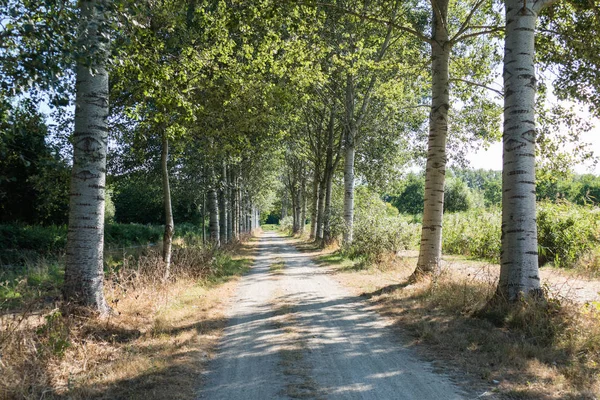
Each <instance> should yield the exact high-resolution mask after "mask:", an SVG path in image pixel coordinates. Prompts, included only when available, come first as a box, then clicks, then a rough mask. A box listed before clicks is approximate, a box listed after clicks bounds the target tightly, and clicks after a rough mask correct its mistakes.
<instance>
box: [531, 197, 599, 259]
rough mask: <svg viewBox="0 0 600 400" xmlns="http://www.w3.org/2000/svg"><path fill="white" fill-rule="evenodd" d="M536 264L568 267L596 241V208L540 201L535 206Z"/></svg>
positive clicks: (597, 216) (589, 250) (597, 224)
mask: <svg viewBox="0 0 600 400" xmlns="http://www.w3.org/2000/svg"><path fill="white" fill-rule="evenodd" d="M537 221H538V246H539V254H540V264H542V263H545V262H547V261H551V262H553V263H554V266H556V267H566V268H570V267H573V266H575V264H576V263H577V262H578V261H579V260H580V259H581V258H582V257H583V256H584V255H586V254H587V253H589V252H591V251H592V250H593V249H594V248H596V247H598V244H600V231H599V228H600V209H598V208H594V207H587V206H577V205H574V204H571V203H566V202H563V203H558V204H553V203H550V202H542V203H540V204H539V207H538V217H537Z"/></svg>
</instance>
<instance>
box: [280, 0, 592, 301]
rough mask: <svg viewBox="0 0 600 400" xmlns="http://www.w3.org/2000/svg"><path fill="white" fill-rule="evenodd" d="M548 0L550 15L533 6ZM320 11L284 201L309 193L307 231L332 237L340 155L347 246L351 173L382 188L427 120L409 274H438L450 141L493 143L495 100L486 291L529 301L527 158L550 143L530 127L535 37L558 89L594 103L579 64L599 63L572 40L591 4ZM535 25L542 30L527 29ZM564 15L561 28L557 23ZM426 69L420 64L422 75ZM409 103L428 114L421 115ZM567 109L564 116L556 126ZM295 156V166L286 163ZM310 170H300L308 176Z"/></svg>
mask: <svg viewBox="0 0 600 400" xmlns="http://www.w3.org/2000/svg"><path fill="white" fill-rule="evenodd" d="M553 3H557V4H556V5H555V6H554V7H553V8H552V10H551V11H549V12H548V13H546V14H542V12H543V11H544V10H546V9H547V8H548V7H549V6H551V5H553ZM319 6H320V8H319V7H317V10H319V11H320V12H321V13H322V15H323V20H324V21H327V22H326V23H324V24H323V26H322V27H321V28H320V29H321V30H322V33H321V34H320V37H321V38H325V40H324V42H325V43H327V44H328V45H329V46H328V53H327V55H326V56H325V57H324V58H323V61H322V62H323V63H324V65H325V67H323V68H322V71H323V72H324V75H323V76H322V77H321V79H322V80H321V81H319V82H316V83H315V85H314V88H311V89H312V90H313V92H314V93H315V94H316V95H313V96H311V97H310V98H309V99H308V100H307V102H306V103H305V104H303V106H302V110H303V114H304V115H303V116H301V117H299V118H298V123H297V124H296V129H297V130H298V133H297V134H296V135H295V136H294V135H292V141H291V143H290V144H288V149H289V152H290V153H292V154H294V157H290V158H288V160H287V165H288V170H287V172H286V182H289V183H288V184H287V187H288V194H289V196H291V198H292V203H293V204H302V205H303V204H305V203H306V200H305V199H306V197H308V196H311V197H312V201H311V207H310V212H311V221H314V223H313V224H312V231H311V237H314V238H315V240H317V241H320V242H327V241H329V240H331V237H330V235H329V229H328V226H329V223H330V218H331V184H332V182H333V181H334V180H335V179H336V174H335V171H336V167H337V165H338V163H341V160H343V161H344V167H343V182H344V212H343V216H344V225H345V231H344V237H343V244H344V245H346V246H349V245H351V244H352V240H353V210H354V204H353V198H354V184H355V181H356V176H355V167H358V171H359V172H360V175H359V177H358V178H359V180H360V182H361V183H363V184H367V185H371V186H374V187H377V186H378V185H385V184H386V180H388V179H389V176H390V175H387V174H386V172H387V173H388V174H389V173H391V174H392V175H393V174H394V173H395V172H397V169H396V168H398V167H399V166H401V165H402V162H403V161H404V162H406V160H409V159H411V156H414V155H415V153H417V154H418V153H419V152H422V151H423V149H422V148H420V147H419V145H418V144H417V145H416V146H415V145H414V143H413V142H412V141H413V140H414V139H415V138H419V137H420V136H422V131H423V130H424V129H423V128H425V127H426V129H427V130H428V131H429V133H428V135H427V147H426V150H425V151H426V165H425V186H424V202H423V206H422V210H423V226H422V233H421V245H420V253H419V260H418V265H417V269H416V271H415V273H414V275H413V276H414V277H415V278H417V277H419V276H421V275H425V274H437V273H439V270H440V264H441V248H442V215H443V211H444V209H445V207H444V206H445V202H444V195H445V190H447V185H445V176H446V165H447V160H448V157H449V154H448V149H452V150H454V155H456V154H458V155H459V156H460V153H461V151H464V150H465V146H462V147H461V145H460V142H463V143H464V142H468V141H471V142H472V141H473V140H477V139H488V140H489V139H493V138H495V137H497V133H496V132H497V131H498V129H497V128H496V127H495V126H498V125H499V122H500V116H501V112H500V110H501V109H500V108H499V107H498V106H497V105H496V103H495V102H494V101H493V99H492V96H501V98H502V99H503V101H504V107H503V110H504V112H503V115H502V117H503V121H504V128H503V130H502V138H503V143H504V150H503V152H504V170H503V174H502V188H501V194H502V207H503V223H502V246H503V247H502V248H503V251H502V260H501V264H502V273H501V279H500V283H499V287H498V296H499V297H502V298H506V299H510V300H515V299H518V298H519V297H520V296H521V295H522V294H525V295H529V294H534V295H539V294H540V282H539V275H538V261H537V259H538V254H537V252H538V246H537V240H536V237H537V234H536V217H535V216H536V212H535V201H536V190H535V185H536V171H535V160H536V153H538V152H539V151H540V149H542V150H546V151H548V150H549V149H550V150H551V149H554V151H556V150H557V148H556V146H549V145H548V142H546V141H545V140H547V139H548V138H547V137H543V138H541V139H540V138H539V137H538V136H537V135H536V125H537V122H536V115H535V109H536V101H537V98H536V95H537V82H538V77H537V75H536V72H535V69H534V66H535V62H534V61H535V51H534V50H535V43H536V40H537V41H539V42H541V43H542V46H541V47H542V49H543V53H542V57H540V58H541V60H543V63H544V64H543V65H545V66H550V65H553V66H555V68H556V69H558V71H559V75H560V78H559V80H558V82H560V85H561V87H559V90H558V91H557V93H558V95H559V96H561V98H566V97H570V98H572V99H577V100H586V101H588V102H590V101H591V104H592V106H596V105H597V104H595V103H594V100H593V97H594V96H591V95H590V94H589V93H590V92H595V90H596V89H597V81H596V80H595V79H596V78H595V77H596V74H595V73H594V72H592V71H591V65H597V61H598V59H597V57H596V56H593V55H591V54H590V53H589V52H588V51H587V50H586V49H585V48H584V47H585V46H582V45H580V43H579V40H580V39H578V37H577V35H578V34H580V33H582V32H581V31H579V29H582V27H583V26H586V25H587V26H588V27H589V28H590V29H592V30H594V29H597V28H598V21H597V15H598V6H597V5H595V4H594V3H593V2H585V1H584V2H556V1H544V0H538V1H532V2H521V1H505V2H504V4H498V3H494V2H487V1H475V2H467V3H464V2H461V3H458V2H456V3H453V2H449V1H447V0H440V1H431V2H429V4H425V3H418V2H417V3H414V4H413V3H410V4H408V3H402V4H400V3H393V4H390V3H386V4H385V5H382V4H380V3H378V2H366V3H364V2H363V3H361V4H360V5H357V4H353V3H352V2H335V3H334V4H321V3H319ZM501 11H504V19H503V18H502V16H501ZM540 19H541V20H542V30H541V34H540V35H539V36H536V29H537V24H538V22H539V20H540ZM331 21H335V22H336V23H334V24H331ZM563 23H565V24H566V25H567V26H569V28H565V27H561V28H558V26H561V25H562V24H563ZM331 26H334V28H333V29H334V31H333V32H332V28H331ZM576 32H579V33H576ZM502 38H503V39H504V57H503V62H502V65H503V79H504V87H503V90H498V89H496V88H493V87H492V86H493V83H494V82H493V81H494V74H493V73H492V72H493V71H494V70H495V69H496V65H498V64H499V62H500V57H499V51H498V48H499V47H500V46H498V45H499V44H500V40H501V39H502ZM558 42H560V43H564V44H566V45H567V46H571V47H572V48H570V49H569V51H568V53H569V56H570V57H571V58H570V59H569V60H568V61H567V60H562V59H561V58H560V57H557V56H556V54H555V53H554V52H557V51H558V49H557V48H556V47H555V46H554V45H555V43H558ZM573 59H577V60H579V61H578V62H580V63H581V66H582V67H580V69H581V70H582V72H584V73H585V77H582V79H581V81H580V82H585V84H587V85H588V86H587V87H586V89H585V90H581V88H580V89H577V88H576V85H575V84H574V83H573V81H571V80H577V76H576V75H574V74H572V73H571V72H566V68H565V69H563V67H564V66H565V65H571V66H572V65H575V64H573V61H572V60H573ZM332 60H333V61H332ZM415 60H418V61H417V62H415ZM419 61H420V62H421V64H419ZM426 63H429V65H430V70H429V71H425V70H424V69H423V66H424V65H425V64H426ZM577 65H579V64H577ZM567 75H568V76H569V80H567V79H565V76H567ZM592 75H593V76H594V77H593V78H592ZM567 81H568V83H567ZM424 87H429V88H430V89H429V90H423V89H424ZM567 87H568V89H567ZM563 89H564V90H563ZM323 92H325V94H323ZM322 99H325V101H322ZM537 106H538V111H540V110H541V111H544V110H543V109H540V107H543V103H538V104H537ZM421 107H427V108H428V109H429V116H428V120H427V121H426V120H425V118H424V117H425V116H424V115H423V113H422V112H420V108H421ZM543 114H546V111H544V112H543ZM567 117H568V115H567V114H564V119H565V120H566V119H567ZM558 120H559V121H560V119H558ZM555 123H557V120H556V119H555ZM450 127H451V128H450ZM545 128H546V126H545ZM449 134H450V135H449ZM575 136H577V132H576V133H575ZM449 138H452V139H454V141H453V140H450V141H449ZM363 146H364V147H363ZM536 146H537V148H536ZM298 149H301V150H300V151H299V150H298ZM457 150H458V151H457ZM579 150H580V149H579ZM451 155H452V154H451ZM550 155H551V154H545V156H546V157H548V156H550ZM553 155H554V156H557V155H558V154H557V153H556V154H553ZM562 156H563V157H564V154H562ZM557 158H558V157H557ZM362 163H364V164H362ZM302 164H304V168H301V167H298V165H302ZM361 164H362V165H361ZM309 168H310V169H311V170H312V173H311V177H310V178H309V182H308V183H307V178H306V169H309ZM298 171H301V172H298ZM382 171H384V172H383V173H382ZM386 175H387V176H386ZM311 181H312V182H311ZM294 183H295V185H294ZM450 187H451V188H452V185H450ZM307 188H310V190H308V189H307ZM498 200H499V199H490V201H494V202H495V201H498ZM294 221H295V222H294V227H295V230H296V231H298V230H301V229H302V226H303V224H302V223H300V222H296V221H304V212H294Z"/></svg>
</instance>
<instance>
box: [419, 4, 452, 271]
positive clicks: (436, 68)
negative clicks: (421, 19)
mask: <svg viewBox="0 0 600 400" xmlns="http://www.w3.org/2000/svg"><path fill="white" fill-rule="evenodd" d="M432 3H433V4H434V7H436V8H437V11H435V10H434V12H433V21H434V23H433V39H434V40H433V42H432V44H431V79H432V93H431V111H430V113H429V141H428V149H427V164H426V167H425V202H424V207H423V227H422V231H421V246H420V248H419V260H418V262H417V269H416V271H415V275H420V274H423V273H433V274H436V273H438V272H439V271H440V267H441V259H442V220H443V216H444V180H445V176H446V138H447V136H448V109H449V108H450V103H449V60H450V50H451V46H450V43H448V31H447V28H446V27H447V23H446V22H447V14H448V0H435V1H433V2H432Z"/></svg>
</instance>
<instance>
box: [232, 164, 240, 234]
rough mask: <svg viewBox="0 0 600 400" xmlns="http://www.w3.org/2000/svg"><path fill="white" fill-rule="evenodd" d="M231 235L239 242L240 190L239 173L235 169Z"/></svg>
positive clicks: (233, 175)
mask: <svg viewBox="0 0 600 400" xmlns="http://www.w3.org/2000/svg"><path fill="white" fill-rule="evenodd" d="M231 185H232V187H231V234H232V236H231V237H232V238H233V240H235V241H237V240H239V233H240V230H239V226H240V219H239V212H238V208H239V202H238V190H237V172H236V170H235V169H234V172H233V174H232V177H231Z"/></svg>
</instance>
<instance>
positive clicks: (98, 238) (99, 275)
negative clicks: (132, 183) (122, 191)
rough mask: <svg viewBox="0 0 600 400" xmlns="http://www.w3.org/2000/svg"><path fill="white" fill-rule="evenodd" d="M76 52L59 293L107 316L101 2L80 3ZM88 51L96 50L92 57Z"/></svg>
mask: <svg viewBox="0 0 600 400" xmlns="http://www.w3.org/2000/svg"><path fill="white" fill-rule="evenodd" d="M79 4H80V9H81V15H80V25H79V44H80V46H79V48H87V49H89V50H88V51H89V53H88V55H89V57H88V60H85V61H82V60H79V61H78V62H77V70H76V74H77V80H76V84H75V91H76V99H75V131H74V133H73V170H72V172H71V186H70V203H69V228H68V234H67V254H66V266H65V283H64V286H63V295H64V297H65V299H66V300H67V301H69V302H73V303H75V304H78V305H82V306H86V307H91V308H93V309H94V310H95V311H96V312H98V313H99V314H101V315H107V314H108V313H109V312H110V307H109V306H108V304H107V302H106V299H105V297H104V270H103V261H104V260H103V256H104V196H105V190H106V188H105V184H106V152H107V143H108V126H107V117H108V101H109V100H108V73H107V71H106V68H105V64H106V59H107V56H108V53H107V49H106V44H105V42H104V41H103V38H102V35H103V34H106V33H107V32H105V31H103V27H104V25H105V17H104V13H105V12H107V7H106V1H104V0H82V1H80V3H79ZM91 49H96V51H95V53H94V52H93V51H92V50H91Z"/></svg>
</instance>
